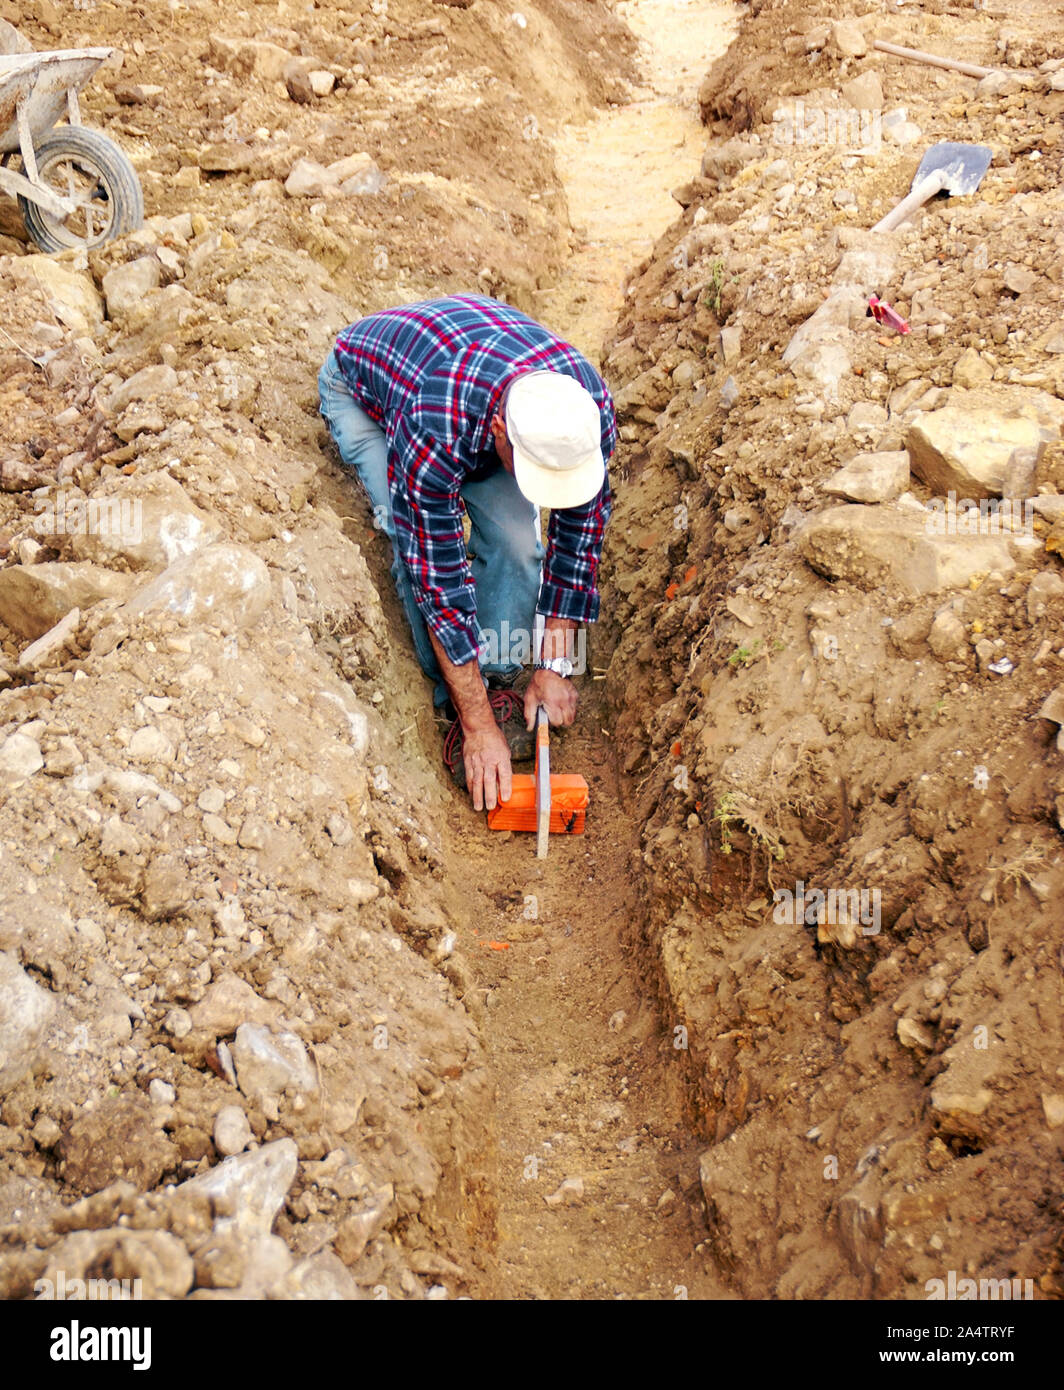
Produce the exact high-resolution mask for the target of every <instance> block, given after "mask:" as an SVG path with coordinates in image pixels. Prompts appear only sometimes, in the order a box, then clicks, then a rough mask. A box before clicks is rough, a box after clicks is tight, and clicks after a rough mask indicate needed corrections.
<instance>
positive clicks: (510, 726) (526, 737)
mask: <svg viewBox="0 0 1064 1390" xmlns="http://www.w3.org/2000/svg"><path fill="white" fill-rule="evenodd" d="M488 703H489V704H490V705H491V710H492V713H493V714H494V715H495V722H496V723H497V724H498V726H499V728H500V729H501V730H502V736H503V738H504V739H505V740H506V746H507V748H509V750H510V760H511V761H512V762H515V763H521V762H531V760H532V757H533V754H534V753H535V750H536V736H535V734H534V733H533V732H532V731H531V730H529V729H527V728H526V727H525V706H524V701H523V700H522V699H521V697H520V696H519V695H515V694H514V692H513V691H512V690H489V691H488ZM462 743H463V737H462V722H461V720H460V719H456V720H455V721H454V722H453V724H452V725H451V727H450V729H449V730H448V731H447V737H446V738H445V739H444V741H443V763H444V766H445V767H446V769H447V771H448V772H449V773H450V774H451V777H452V778H453V780H454V784H455V786H457V787H461V788H462V789H463V790H464V789H465V785H466V775H465V763H464V762H463V760H462Z"/></svg>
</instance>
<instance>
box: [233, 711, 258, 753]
mask: <svg viewBox="0 0 1064 1390" xmlns="http://www.w3.org/2000/svg"><path fill="white" fill-rule="evenodd" d="M229 728H230V730H231V731H232V733H234V734H235V735H236V737H237V738H238V739H240V741H241V742H242V743H246V744H247V745H248V747H249V748H261V747H262V745H263V744H264V743H265V742H266V731H265V730H264V729H262V728H260V726H259V725H258V724H255V723H253V722H252V720H250V719H247V718H245V716H244V715H242V714H238V715H236V716H235V717H234V718H233V719H230V720H229Z"/></svg>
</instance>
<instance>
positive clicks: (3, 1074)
mask: <svg viewBox="0 0 1064 1390" xmlns="http://www.w3.org/2000/svg"><path fill="white" fill-rule="evenodd" d="M54 1013H55V1000H54V999H53V998H52V996H51V995H50V994H49V993H48V991H47V990H45V989H41V987H40V985H39V984H37V983H36V982H35V981H34V980H31V979H30V977H29V976H28V975H27V974H26V972H25V971H24V970H23V969H22V967H21V966H20V965H19V963H18V961H17V960H16V959H15V958H14V956H11V955H8V954H7V952H6V951H0V1097H2V1096H5V1095H6V1094H7V1093H8V1091H10V1090H11V1089H12V1087H14V1086H17V1085H18V1083H19V1082H20V1081H21V1080H22V1078H23V1077H24V1076H26V1075H27V1073H28V1072H30V1071H31V1070H32V1069H33V1066H34V1063H35V1062H36V1061H37V1059H38V1057H39V1056H40V1052H41V1045H42V1043H43V1042H44V1038H45V1034H46V1033H47V1031H48V1025H49V1024H50V1023H51V1021H52V1016H53V1014H54Z"/></svg>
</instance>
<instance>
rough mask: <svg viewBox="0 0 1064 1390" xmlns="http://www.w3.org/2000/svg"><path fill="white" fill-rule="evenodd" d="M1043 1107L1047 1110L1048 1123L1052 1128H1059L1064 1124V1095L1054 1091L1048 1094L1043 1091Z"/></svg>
mask: <svg viewBox="0 0 1064 1390" xmlns="http://www.w3.org/2000/svg"><path fill="white" fill-rule="evenodd" d="M1042 1109H1043V1111H1044V1112H1045V1117H1046V1124H1047V1125H1048V1126H1049V1128H1050V1129H1059V1128H1060V1126H1061V1125H1064V1095H1060V1094H1059V1093H1053V1094H1052V1095H1047V1094H1046V1092H1045V1091H1043V1092H1042Z"/></svg>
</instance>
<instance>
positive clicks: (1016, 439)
mask: <svg viewBox="0 0 1064 1390" xmlns="http://www.w3.org/2000/svg"><path fill="white" fill-rule="evenodd" d="M1062 425H1064V402H1061V401H1055V400H1054V398H1053V397H1051V396H1049V395H1047V394H1046V393H1045V392H1042V391H1024V390H1022V389H1020V390H1019V391H1012V392H1005V391H1000V392H995V391H971V392H966V391H960V392H958V391H954V392H952V393H951V395H950V398H949V401H948V403H947V404H946V405H945V406H943V407H942V409H940V410H933V411H929V412H924V413H921V414H919V415H916V416H915V417H914V418H913V421H912V423H911V424H910V425H909V428H908V431H907V433H906V438H905V444H906V447H907V449H908V450H909V455H910V460H911V463H912V471H913V472H914V473H915V474H916V476H917V477H918V478H920V480H921V481H922V482H924V483H926V485H927V486H928V487H929V488H930V489H931V490H932V492H935V493H937V494H938V495H940V496H944V495H945V494H947V493H948V492H951V491H952V492H955V493H956V494H957V496H958V497H970V498H973V499H978V498H981V497H1000V496H1001V495H1002V493H1003V490H1004V488H1005V484H1006V479H1007V477H1008V474H1009V466H1010V463H1011V462H1012V461H1013V459H1014V455H1020V456H1023V455H1025V454H1030V456H1031V458H1032V460H1033V459H1034V458H1036V457H1037V454H1038V450H1039V449H1040V448H1041V447H1042V446H1044V445H1046V444H1049V443H1051V442H1052V441H1054V440H1056V439H1058V438H1059V437H1060V433H1061V427H1062Z"/></svg>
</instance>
